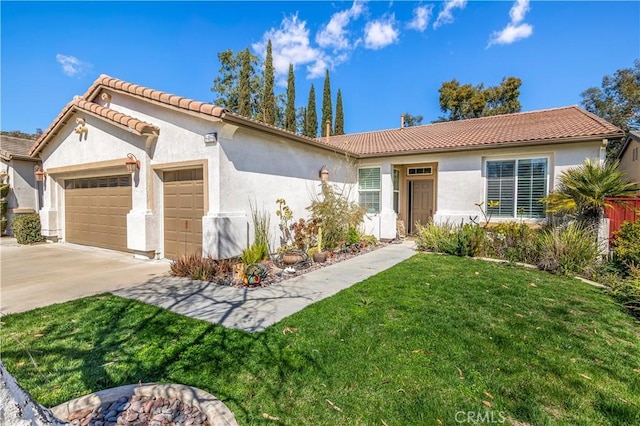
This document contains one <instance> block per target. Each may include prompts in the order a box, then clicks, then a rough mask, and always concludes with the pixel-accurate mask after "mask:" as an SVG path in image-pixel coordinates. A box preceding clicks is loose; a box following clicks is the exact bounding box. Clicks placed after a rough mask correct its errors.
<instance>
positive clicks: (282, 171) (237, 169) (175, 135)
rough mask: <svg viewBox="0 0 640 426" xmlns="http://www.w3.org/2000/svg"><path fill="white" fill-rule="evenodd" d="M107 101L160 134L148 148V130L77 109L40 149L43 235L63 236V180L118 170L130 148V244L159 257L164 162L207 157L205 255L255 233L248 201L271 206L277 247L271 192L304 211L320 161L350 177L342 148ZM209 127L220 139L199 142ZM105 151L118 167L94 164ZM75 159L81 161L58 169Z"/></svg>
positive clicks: (131, 101)
mask: <svg viewBox="0 0 640 426" xmlns="http://www.w3.org/2000/svg"><path fill="white" fill-rule="evenodd" d="M100 102H101V103H103V105H104V106H107V105H106V104H104V102H102V101H100ZM108 106H109V107H110V108H112V109H114V110H116V111H120V112H123V113H125V114H128V115H131V116H133V117H136V118H138V119H140V120H143V121H146V122H148V123H151V124H154V125H156V126H158V127H159V128H160V134H159V136H158V137H157V140H156V141H155V143H153V144H151V146H152V148H151V149H146V148H145V144H146V142H147V139H146V137H143V136H139V135H135V134H133V133H130V132H128V131H126V130H124V129H121V128H119V127H116V126H114V125H113V124H111V123H108V122H106V121H104V120H102V119H99V118H96V117H93V116H91V115H88V114H84V113H82V112H76V113H75V115H74V116H73V117H72V119H70V120H69V123H68V124H67V125H66V126H64V127H63V128H62V131H60V133H59V134H58V135H57V136H56V137H55V138H54V139H53V140H52V141H51V142H50V143H49V144H48V145H47V146H46V147H45V148H44V149H43V151H42V153H41V157H42V159H43V163H44V168H45V170H48V171H53V172H50V173H49V175H48V177H47V182H46V185H45V197H44V198H45V202H44V207H43V209H42V210H41V218H42V222H43V233H44V234H45V235H46V236H48V237H51V238H55V237H58V238H61V239H63V240H64V235H65V225H64V217H65V208H64V189H63V182H64V179H66V178H70V177H80V176H87V175H94V176H95V175H98V174H124V173H126V169H125V165H124V159H125V157H126V155H127V153H133V154H134V155H135V156H136V157H137V158H138V159H139V160H141V163H142V164H141V169H140V171H139V172H137V173H135V174H134V175H133V182H134V185H133V187H132V210H131V211H130V213H129V214H128V216H127V227H128V238H127V245H128V248H129V249H130V250H132V251H134V253H138V254H145V255H149V254H150V253H152V254H153V255H157V256H158V257H163V249H164V247H163V246H164V229H163V210H164V206H163V194H162V170H163V169H165V168H175V167H180V166H181V165H182V164H184V167H193V164H195V163H198V164H200V165H204V167H205V174H204V176H205V179H206V184H205V187H206V188H207V197H206V200H207V201H206V206H205V216H204V217H203V250H204V254H205V255H207V254H211V255H212V256H214V257H220V258H222V257H230V256H235V255H238V254H240V252H241V251H242V249H244V248H245V247H246V245H247V244H248V242H251V241H252V239H253V224H252V220H251V211H250V203H253V204H254V205H256V206H257V208H258V209H260V210H266V211H268V212H269V214H270V217H271V227H272V241H273V245H274V246H273V249H274V250H275V249H276V248H277V246H278V241H279V239H278V236H279V231H278V223H279V222H278V218H277V216H276V214H275V212H276V209H277V204H276V202H275V201H276V199H278V198H284V199H286V201H287V203H288V204H289V206H290V207H291V209H292V210H293V212H294V215H295V218H296V219H298V218H301V217H303V218H307V217H308V216H309V212H308V211H307V210H306V207H307V206H309V204H310V202H311V197H312V195H313V194H314V193H315V192H317V190H318V184H319V177H318V173H319V170H320V168H321V167H322V166H323V165H326V166H327V168H328V169H329V170H330V172H331V180H334V181H335V180H338V181H340V182H348V181H350V182H353V181H354V173H353V168H352V166H350V165H349V163H348V162H347V161H346V160H345V158H344V157H343V156H341V155H339V154H335V153H334V152H332V151H329V150H323V149H320V148H317V147H312V146H308V145H306V144H304V143H300V142H297V141H292V140H289V139H287V138H284V137H277V136H272V135H268V134H265V133H262V132H257V131H255V130H251V129H242V128H238V127H236V126H233V125H229V124H223V123H222V122H220V120H218V119H216V118H213V117H211V118H202V117H201V116H194V115H191V114H188V113H182V112H180V111H175V110H171V109H167V108H165V107H162V106H159V105H154V104H151V103H147V102H142V101H140V100H138V99H135V98H132V97H129V96H125V95H119V94H115V93H114V94H112V98H111V102H110V104H109V105H108ZM76 117H82V118H83V119H84V120H85V122H86V125H87V127H88V129H89V130H88V132H87V135H86V138H85V137H84V136H83V137H80V136H79V135H77V134H75V133H73V128H74V127H75V118H76ZM210 132H217V133H218V143H215V144H212V143H205V142H204V135H205V134H206V133H210ZM110 160H112V161H115V162H116V163H117V164H118V165H119V164H120V163H121V166H118V167H111V168H108V169H99V170H95V169H93V167H97V166H99V165H100V164H104V162H106V161H110ZM78 164H82V165H87V167H82V168H81V170H76V171H73V172H69V171H65V168H68V167H69V166H76V165H78ZM56 170H63V171H62V172H56Z"/></svg>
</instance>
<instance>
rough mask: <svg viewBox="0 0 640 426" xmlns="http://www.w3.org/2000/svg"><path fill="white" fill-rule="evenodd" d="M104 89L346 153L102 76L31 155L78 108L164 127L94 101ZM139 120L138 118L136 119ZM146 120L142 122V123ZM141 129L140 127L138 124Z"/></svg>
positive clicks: (128, 122) (201, 104)
mask: <svg viewBox="0 0 640 426" xmlns="http://www.w3.org/2000/svg"><path fill="white" fill-rule="evenodd" d="M103 90H108V91H113V92H119V93H123V94H126V95H130V96H133V97H136V98H139V99H143V100H146V101H149V102H152V103H158V104H161V105H164V106H166V107H169V108H174V109H177V110H182V111H185V112H189V113H192V114H194V113H195V114H197V115H200V116H205V117H215V118H218V119H221V120H223V121H226V122H230V123H233V124H239V125H244V126H247V127H251V128H255V129H258V130H261V131H266V132H268V133H272V134H276V135H279V136H284V137H286V138H289V139H293V140H296V141H297V142H303V143H305V144H309V145H314V146H317V147H319V148H322V149H330V150H332V151H336V150H337V151H340V152H343V153H344V152H345V151H344V150H342V149H336V148H333V147H329V146H327V145H326V144H324V143H320V142H319V141H318V140H316V139H313V138H309V137H307V136H301V135H298V134H296V133H294V132H290V131H288V130H284V129H280V128H278V127H275V126H271V125H268V124H265V123H262V122H259V121H257V120H253V119H251V118H247V117H243V116H241V115H239V114H235V113H232V112H230V111H229V110H227V109H225V108H222V107H219V106H216V105H213V104H209V103H205V102H200V101H196V100H193V99H189V98H185V97H182V96H178V95H172V94H170V93H166V92H162V91H160V90H155V89H150V88H148V87H144V86H139V85H137V84H132V83H129V82H126V81H123V80H119V79H117V78H113V77H109V76H108V75H104V74H103V75H101V76H100V77H98V78H97V79H96V81H95V82H94V83H93V84H92V85H91V87H89V89H87V91H86V92H85V94H84V95H83V96H82V97H77V98H76V99H74V100H73V101H71V102H69V104H67V106H66V107H65V108H63V110H62V111H61V112H60V114H58V117H56V119H55V120H54V121H53V122H52V123H51V125H50V126H49V127H48V128H47V130H45V132H44V133H43V134H42V136H41V137H40V138H39V139H38V140H37V141H36V143H35V144H34V145H33V147H32V149H31V155H36V154H37V153H38V152H40V150H41V149H42V148H43V147H44V146H45V145H46V144H47V142H48V141H49V140H50V139H51V137H53V136H55V135H56V134H57V133H58V132H59V131H60V128H61V127H62V126H63V125H64V124H66V121H65V120H66V119H67V117H68V116H69V114H70V113H73V112H74V111H75V109H82V110H84V111H86V112H92V113H94V114H95V115H98V116H100V117H101V118H105V119H110V120H111V121H113V122H116V123H118V124H121V125H125V126H131V125H132V123H137V126H140V127H141V128H142V127H144V126H145V125H146V126H149V128H148V129H147V130H149V131H153V132H155V133H156V134H157V133H159V131H160V129H159V128H158V127H156V126H154V125H152V124H149V123H145V122H143V121H140V120H137V119H136V118H135V117H130V116H126V115H124V114H121V113H118V112H116V111H114V110H112V109H110V108H107V107H102V106H100V105H99V104H97V103H94V102H93V101H94V100H95V99H96V98H97V97H98V96H99V95H100V93H101V92H102V91H103ZM132 120H136V121H132ZM140 123H142V124H140ZM135 128H136V129H138V127H135ZM139 133H140V134H146V133H145V132H144V131H140V132H139Z"/></svg>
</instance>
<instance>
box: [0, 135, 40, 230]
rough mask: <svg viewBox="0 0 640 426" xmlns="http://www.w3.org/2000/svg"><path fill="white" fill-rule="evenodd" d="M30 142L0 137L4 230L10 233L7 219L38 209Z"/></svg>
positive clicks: (9, 222)
mask: <svg viewBox="0 0 640 426" xmlns="http://www.w3.org/2000/svg"><path fill="white" fill-rule="evenodd" d="M33 143H34V141H33V140H31V139H24V138H17V137H13V136H6V135H1V136H0V181H2V182H7V183H9V185H10V190H9V195H8V196H7V197H6V201H7V219H8V221H7V223H8V226H7V231H6V233H7V234H8V235H11V234H12V229H11V222H12V221H13V218H14V217H15V216H16V215H17V214H21V213H35V212H36V211H38V208H39V202H40V200H39V198H38V190H37V188H36V182H35V177H34V173H33V172H34V166H35V165H36V164H37V163H38V161H39V160H38V159H37V158H33V157H31V156H29V150H30V149H31V146H32V145H33Z"/></svg>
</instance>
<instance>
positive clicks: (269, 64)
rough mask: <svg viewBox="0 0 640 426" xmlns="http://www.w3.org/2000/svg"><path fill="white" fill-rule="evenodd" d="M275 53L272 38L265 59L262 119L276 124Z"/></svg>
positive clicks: (268, 43)
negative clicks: (274, 90) (274, 92)
mask: <svg viewBox="0 0 640 426" xmlns="http://www.w3.org/2000/svg"><path fill="white" fill-rule="evenodd" d="M274 72H275V71H274V69H273V53H272V48H271V40H269V41H268V42H267V54H266V56H265V59H264V91H263V92H262V121H263V122H265V123H267V124H271V125H274V124H275V122H276V98H275V95H274V94H273V83H274V79H275V77H274Z"/></svg>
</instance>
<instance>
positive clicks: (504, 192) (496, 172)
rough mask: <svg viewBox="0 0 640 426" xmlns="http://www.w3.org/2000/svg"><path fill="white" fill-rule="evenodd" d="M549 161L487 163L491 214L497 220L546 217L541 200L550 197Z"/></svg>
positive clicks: (488, 201)
mask: <svg viewBox="0 0 640 426" xmlns="http://www.w3.org/2000/svg"><path fill="white" fill-rule="evenodd" d="M547 169H548V165H547V159H546V158H531V159H521V160H500V161H487V199H486V205H487V209H488V211H489V212H491V213H492V214H493V215H494V216H496V217H512V218H516V217H523V218H543V217H545V209H544V205H543V204H542V203H540V201H539V200H540V199H541V198H543V197H545V196H546V195H547V188H548V172H547Z"/></svg>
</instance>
